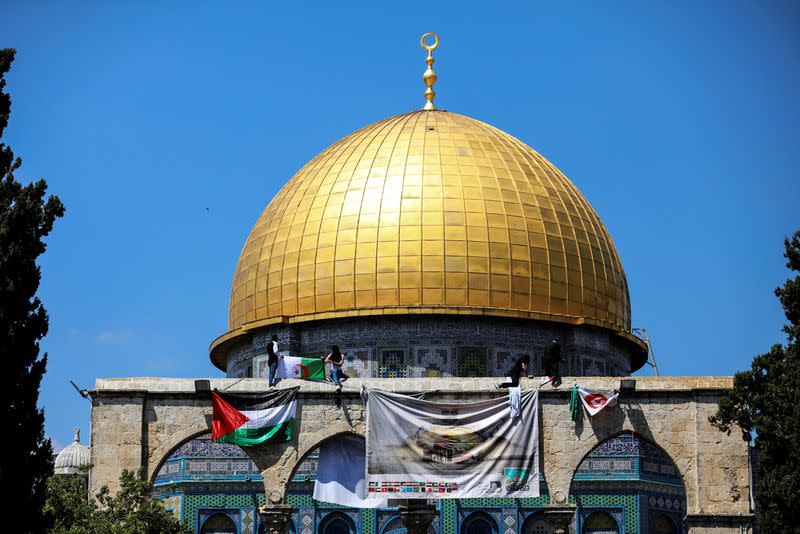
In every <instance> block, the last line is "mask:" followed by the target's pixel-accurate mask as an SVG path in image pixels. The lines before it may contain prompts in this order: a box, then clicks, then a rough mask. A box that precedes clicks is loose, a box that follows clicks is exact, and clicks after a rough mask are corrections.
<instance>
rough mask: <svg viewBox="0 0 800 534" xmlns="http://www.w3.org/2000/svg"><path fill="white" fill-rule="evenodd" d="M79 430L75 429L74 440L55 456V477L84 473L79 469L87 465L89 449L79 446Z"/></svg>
mask: <svg viewBox="0 0 800 534" xmlns="http://www.w3.org/2000/svg"><path fill="white" fill-rule="evenodd" d="M80 441H81V429H80V428H77V427H76V428H75V439H74V440H73V442H72V443H71V444H69V445H68V446H66V447H64V448H63V449H62V450H61V452H59V453H58V456H56V461H55V464H54V466H53V467H54V472H55V474H56V475H77V474H81V473H84V470H83V469H81V468H82V467H84V466H87V465H89V463H90V459H89V447H87V446H86V445H81V443H80Z"/></svg>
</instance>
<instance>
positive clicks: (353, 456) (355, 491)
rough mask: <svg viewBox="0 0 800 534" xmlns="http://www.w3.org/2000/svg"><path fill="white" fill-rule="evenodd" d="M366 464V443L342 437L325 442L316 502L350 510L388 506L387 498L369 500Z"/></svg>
mask: <svg viewBox="0 0 800 534" xmlns="http://www.w3.org/2000/svg"><path fill="white" fill-rule="evenodd" d="M366 461H367V455H366V445H365V444H364V440H363V439H361V438H358V437H356V436H341V437H337V438H334V439H332V440H329V441H326V442H325V443H323V444H322V447H320V448H319V460H318V461H317V480H316V482H314V499H316V500H318V501H322V502H329V503H334V504H338V505H341V506H349V507H351V508H378V507H382V506H388V502H387V499H386V498H385V495H383V496H381V497H378V496H376V494H374V493H373V494H372V495H371V496H370V498H367V495H366V491H365V489H364V465H365V464H366Z"/></svg>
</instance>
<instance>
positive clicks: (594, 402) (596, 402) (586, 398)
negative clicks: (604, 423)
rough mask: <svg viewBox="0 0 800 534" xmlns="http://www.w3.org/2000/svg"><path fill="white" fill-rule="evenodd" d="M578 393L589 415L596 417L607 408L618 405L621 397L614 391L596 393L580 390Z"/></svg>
mask: <svg viewBox="0 0 800 534" xmlns="http://www.w3.org/2000/svg"><path fill="white" fill-rule="evenodd" d="M578 393H579V394H580V396H581V400H582V401H583V405H584V406H585V407H586V411H587V412H589V415H595V414H596V413H597V412H599V411H600V410H602V409H603V408H605V407H606V406H614V405H615V404H617V397H619V393H617V392H616V391H614V390H613V389H612V390H611V391H594V390H591V389H586V388H578Z"/></svg>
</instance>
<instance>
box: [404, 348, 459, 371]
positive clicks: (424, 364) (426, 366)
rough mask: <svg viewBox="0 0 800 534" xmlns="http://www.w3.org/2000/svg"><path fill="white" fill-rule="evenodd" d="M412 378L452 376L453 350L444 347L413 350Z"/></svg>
mask: <svg viewBox="0 0 800 534" xmlns="http://www.w3.org/2000/svg"><path fill="white" fill-rule="evenodd" d="M413 354H414V361H413V371H412V373H413V376H415V377H430V378H441V377H448V376H453V349H452V347H448V346H446V345H436V346H421V347H420V346H416V347H414V348H413Z"/></svg>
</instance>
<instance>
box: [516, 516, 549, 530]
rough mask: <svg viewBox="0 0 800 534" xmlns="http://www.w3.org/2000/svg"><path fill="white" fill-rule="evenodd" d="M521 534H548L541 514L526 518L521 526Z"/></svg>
mask: <svg viewBox="0 0 800 534" xmlns="http://www.w3.org/2000/svg"><path fill="white" fill-rule="evenodd" d="M522 534H550V527H549V526H548V524H547V519H546V518H545V517H544V515H542V514H536V515H530V516H528V518H527V519H526V520H525V522H524V523H523V524H522Z"/></svg>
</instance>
